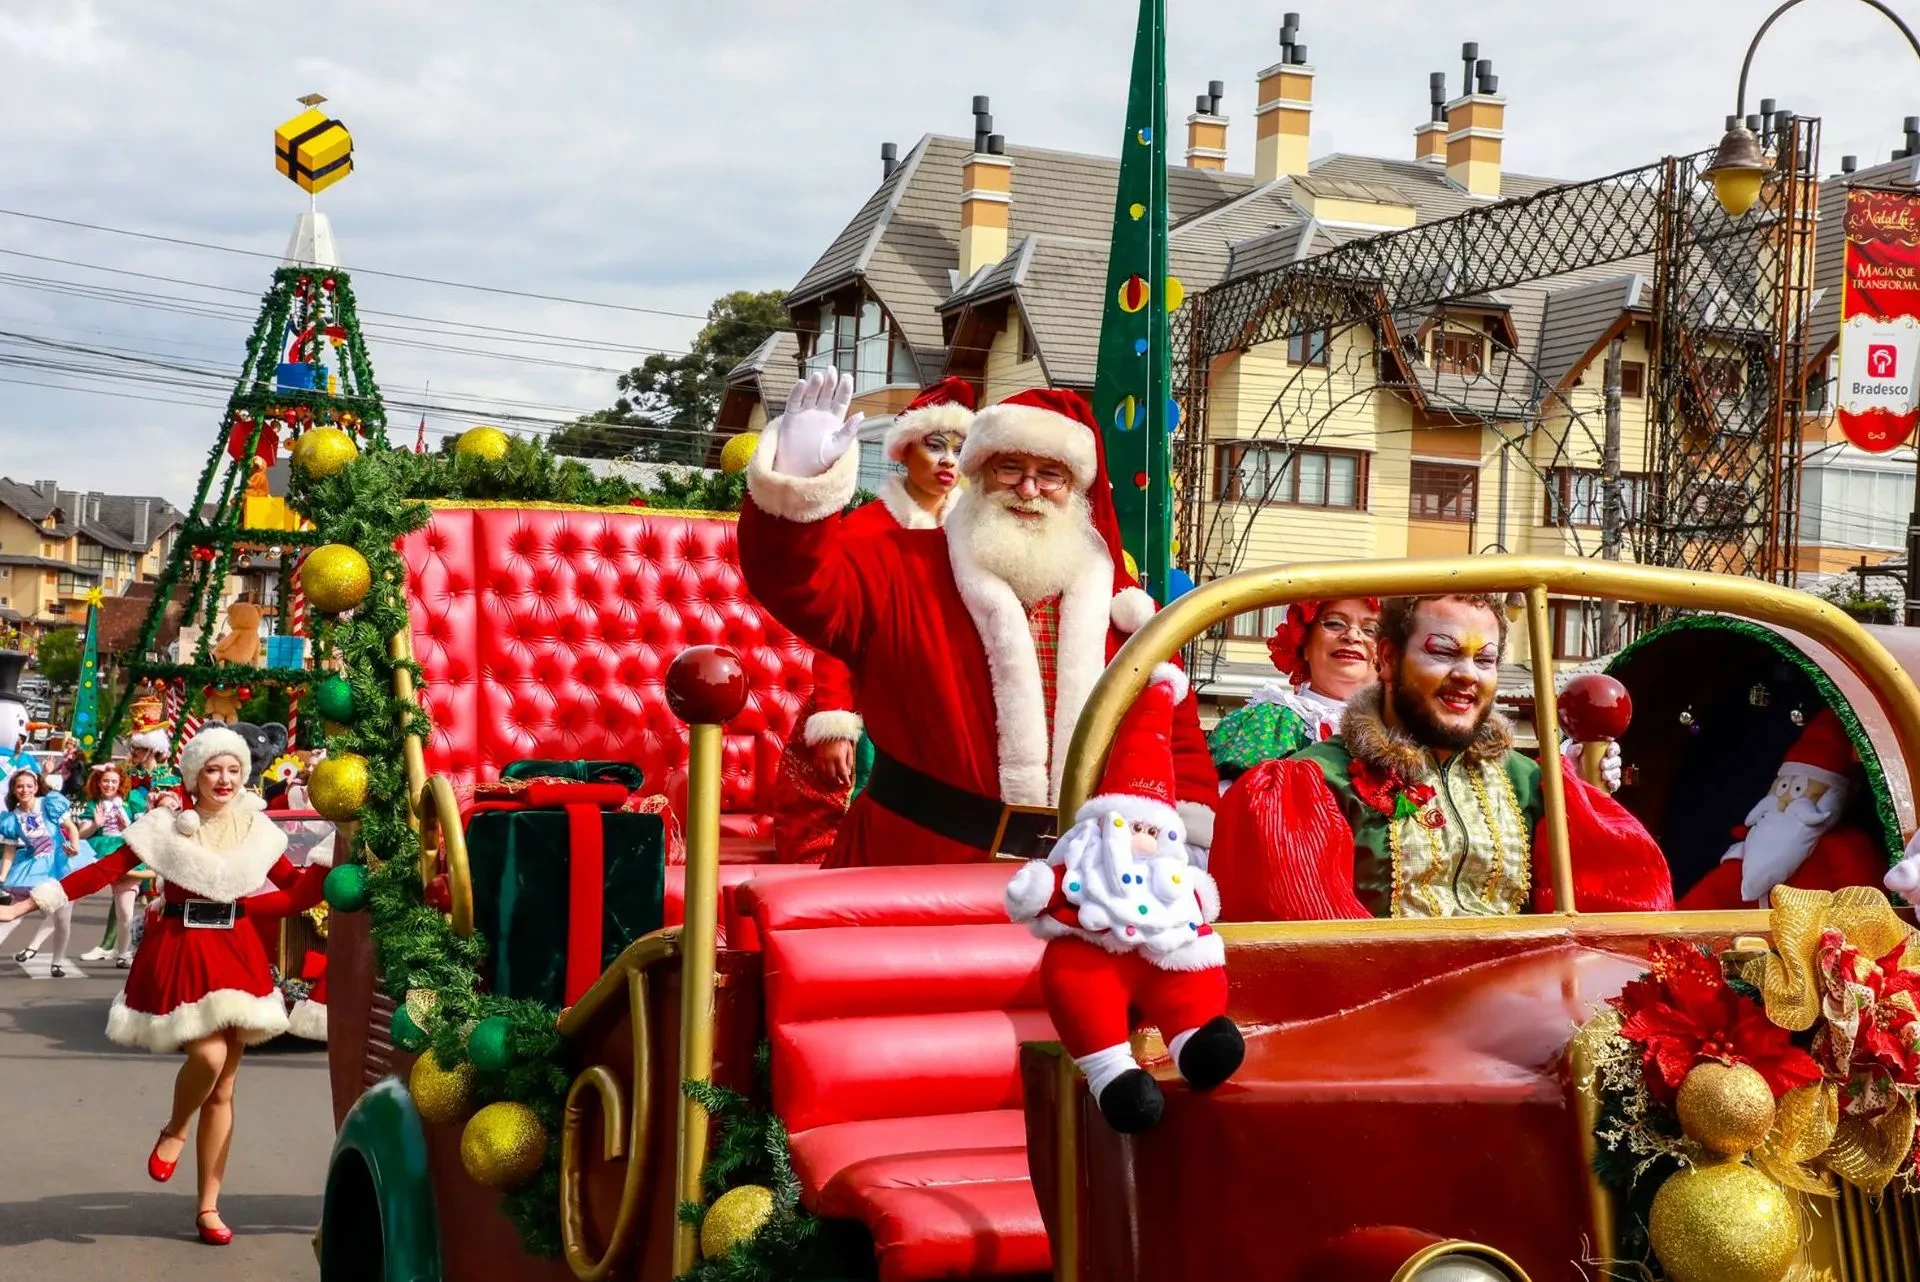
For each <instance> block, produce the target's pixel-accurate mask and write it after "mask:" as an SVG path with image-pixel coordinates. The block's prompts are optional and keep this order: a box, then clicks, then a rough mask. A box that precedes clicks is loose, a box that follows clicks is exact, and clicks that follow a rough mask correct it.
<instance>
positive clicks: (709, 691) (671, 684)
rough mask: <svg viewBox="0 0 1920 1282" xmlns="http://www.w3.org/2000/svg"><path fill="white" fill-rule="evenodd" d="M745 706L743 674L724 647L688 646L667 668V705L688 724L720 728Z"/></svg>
mask: <svg viewBox="0 0 1920 1282" xmlns="http://www.w3.org/2000/svg"><path fill="white" fill-rule="evenodd" d="M746 703H747V674H746V671H745V670H744V669H743V668H741V666H740V658H739V656H738V655H736V654H734V652H733V651H731V650H729V649H727V648H726V647H724V646H717V645H696V646H690V647H688V648H687V649H685V650H682V651H681V652H680V657H679V658H677V659H675V660H674V661H673V664H672V666H670V667H669V668H668V669H667V706H668V707H670V708H672V709H673V715H674V716H676V717H678V718H680V719H681V720H682V721H684V722H686V723H687V724H688V725H698V726H715V725H722V724H724V723H725V722H728V721H731V720H733V718H734V717H736V716H738V715H739V713H740V709H741V708H743V707H745V706H746Z"/></svg>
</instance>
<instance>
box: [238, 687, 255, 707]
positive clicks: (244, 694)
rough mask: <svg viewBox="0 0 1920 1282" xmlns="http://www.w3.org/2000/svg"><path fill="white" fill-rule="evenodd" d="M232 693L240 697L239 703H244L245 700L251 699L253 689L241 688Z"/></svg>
mask: <svg viewBox="0 0 1920 1282" xmlns="http://www.w3.org/2000/svg"><path fill="white" fill-rule="evenodd" d="M234 693H235V694H237V695H239V696H240V702H242V703H245V702H246V701H247V700H249V699H251V698H253V687H252V686H241V687H240V688H239V689H238V690H235V691H234Z"/></svg>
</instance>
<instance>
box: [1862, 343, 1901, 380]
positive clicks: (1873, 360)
mask: <svg viewBox="0 0 1920 1282" xmlns="http://www.w3.org/2000/svg"><path fill="white" fill-rule="evenodd" d="M1899 366H1900V353H1899V351H1898V349H1896V348H1895V347H1894V345H1893V344H1892V343H1868V344H1867V377H1868V378H1892V377H1893V376H1894V375H1895V374H1896V373H1898V372H1899Z"/></svg>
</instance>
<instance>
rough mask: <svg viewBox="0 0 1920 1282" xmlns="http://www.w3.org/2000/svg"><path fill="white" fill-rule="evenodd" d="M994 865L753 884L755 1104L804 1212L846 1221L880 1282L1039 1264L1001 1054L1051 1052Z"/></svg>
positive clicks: (1040, 1237)
mask: <svg viewBox="0 0 1920 1282" xmlns="http://www.w3.org/2000/svg"><path fill="white" fill-rule="evenodd" d="M1010 874H1011V869H1010V868H1008V867H1007V866H1005V865H999V864H977V865H959V866H953V865H948V866H940V867H908V868H848V869H834V870H830V871H825V872H816V873H813V874H812V875H810V876H805V877H785V878H767V877H755V878H753V879H752V880H750V881H748V882H746V883H745V884H744V885H742V886H741V887H740V889H739V890H738V892H736V906H737V910H738V911H739V912H740V913H741V914H742V915H747V914H750V915H751V917H752V919H753V922H754V925H755V927H756V928H757V929H758V931H759V934H760V945H761V949H762V954H763V956H762V967H761V970H762V975H763V977H764V982H765V986H766V1009H767V1034H768V1037H769V1038H770V1039H771V1041H772V1045H773V1101H774V1107H775V1109H776V1110H777V1111H778V1112H779V1114H780V1117H781V1119H782V1120H783V1121H784V1122H785V1123H786V1126H787V1130H788V1133H789V1135H790V1137H791V1141H792V1146H793V1160H794V1169H795V1173H796V1174H797V1175H798V1176H799V1178H800V1183H801V1187H802V1189H803V1193H802V1200H803V1201H804V1203H805V1205H806V1206H807V1207H808V1208H809V1209H811V1210H813V1211H815V1212H816V1213H818V1214H821V1215H827V1216H833V1217H838V1218H845V1219H857V1220H859V1221H861V1222H862V1223H863V1224H865V1225H866V1227H867V1229H868V1230H869V1231H870V1232H871V1233H872V1235H873V1239H874V1247H875V1252H876V1255H877V1258H878V1261H879V1266H880V1277H881V1279H882V1280H883V1282H906V1280H907V1279H922V1278H984V1277H1012V1276H1019V1275H1023V1274H1033V1273H1043V1272H1045V1271H1046V1270H1047V1268H1048V1267H1049V1253H1048V1247H1047V1234H1046V1228H1045V1225H1044V1224H1043V1222H1042V1220H1041V1217H1040V1208H1039V1204H1038V1202H1037V1201H1036V1200H1035V1197H1034V1192H1033V1185H1032V1182H1031V1180H1030V1179H1029V1177H1028V1172H1027V1154H1026V1120H1025V1114H1024V1113H1023V1111H1022V1104H1021V1089H1020V1075H1019V1064H1018V1059H1019V1046H1020V1043H1021V1042H1022V1041H1035V1040H1051V1039H1052V1038H1053V1037H1054V1031H1053V1027H1052V1024H1051V1023H1050V1022H1049V1021H1048V1019H1047V1015H1046V1012H1045V1010H1044V1009H1043V1002H1042V999H1041V994H1040V952H1041V944H1040V941H1039V940H1037V939H1035V938H1034V937H1033V936H1032V935H1031V934H1029V933H1028V932H1027V930H1026V929H1025V928H1024V927H1021V926H1015V925H1013V924H1011V923H1010V922H1008V921H1007V919H1006V910H1005V908H1004V907H1003V906H1002V901H1001V896H1002V893H1003V892H1004V890H1005V887H1006V883H1007V878H1008V876H1009V875H1010Z"/></svg>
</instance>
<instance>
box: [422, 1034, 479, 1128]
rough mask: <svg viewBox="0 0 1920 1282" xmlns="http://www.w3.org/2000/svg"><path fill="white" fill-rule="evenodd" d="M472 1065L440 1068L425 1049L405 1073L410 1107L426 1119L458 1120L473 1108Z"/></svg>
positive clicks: (435, 1059) (430, 1053) (440, 1120)
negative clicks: (411, 1101) (409, 1071)
mask: <svg viewBox="0 0 1920 1282" xmlns="http://www.w3.org/2000/svg"><path fill="white" fill-rule="evenodd" d="M474 1076H475V1074H474V1068H473V1065H471V1064H462V1065H460V1066H459V1067H458V1068H442V1067H440V1061H439V1059H438V1058H437V1057H436V1056H435V1055H434V1053H433V1052H432V1051H428V1052H427V1053H426V1054H424V1055H422V1056H421V1057H420V1058H419V1059H417V1060H415V1061H413V1071H412V1072H411V1073H408V1074H407V1093H408V1094H410V1095H412V1096H413V1106H414V1107H415V1108H417V1109H419V1110H420V1116H421V1117H423V1118H425V1119H426V1120H427V1121H429V1122H457V1121H459V1120H460V1119H461V1118H463V1117H465V1116H466V1115H467V1113H468V1112H469V1111H471V1110H472V1108H473V1079H474Z"/></svg>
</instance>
